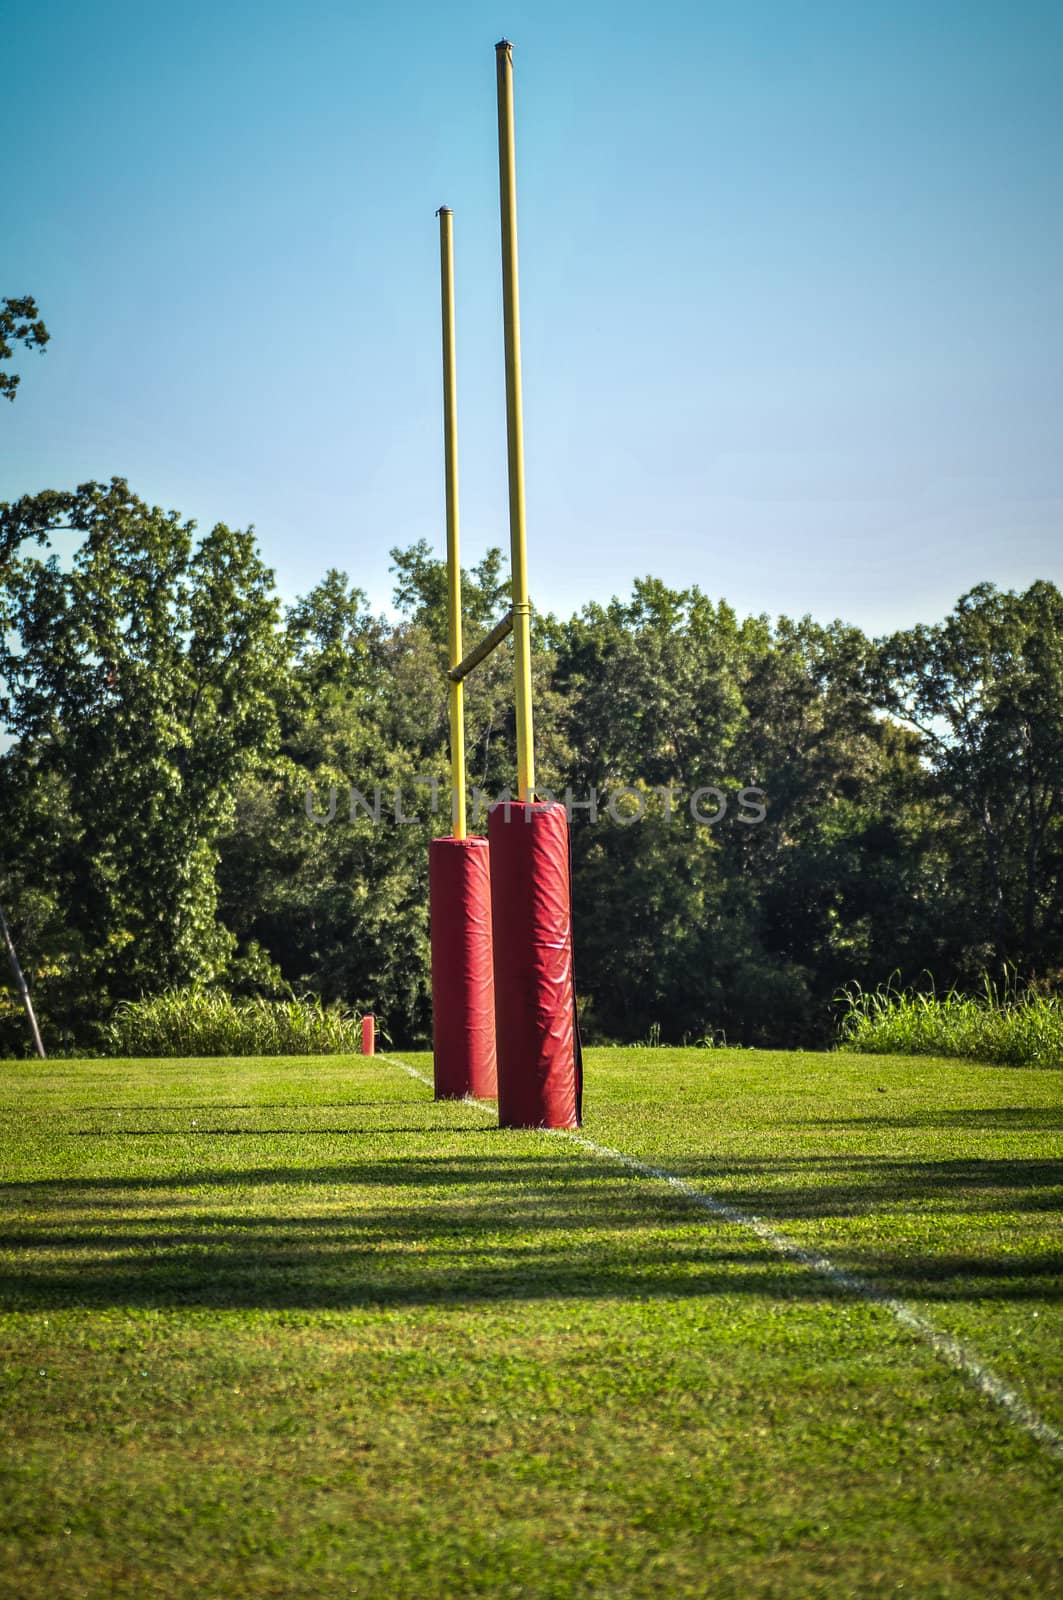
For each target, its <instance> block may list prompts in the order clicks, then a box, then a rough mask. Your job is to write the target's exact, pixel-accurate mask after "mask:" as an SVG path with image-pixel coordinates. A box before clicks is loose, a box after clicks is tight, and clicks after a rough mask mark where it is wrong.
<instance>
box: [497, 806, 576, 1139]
mask: <svg viewBox="0 0 1063 1600" xmlns="http://www.w3.org/2000/svg"><path fill="white" fill-rule="evenodd" d="M487 837H488V839H489V840H490V841H491V917H492V921H493V922H494V927H495V1037H496V1040H497V1044H498V1123H499V1127H502V1128H578V1127H579V1124H580V1100H581V1095H582V1081H581V1080H582V1069H581V1060H580V1054H579V1035H578V1031H577V1028H576V1008H575V994H574V992H573V979H572V902H571V893H570V888H569V860H568V817H567V816H566V814H565V808H564V806H558V805H534V804H533V805H522V804H519V803H517V802H514V803H513V804H509V805H507V804H505V803H503V804H499V805H496V806H492V807H491V810H490V811H489V813H488V817H487Z"/></svg>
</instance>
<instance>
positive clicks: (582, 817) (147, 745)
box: [0, 479, 1063, 1051]
mask: <svg viewBox="0 0 1063 1600" xmlns="http://www.w3.org/2000/svg"><path fill="white" fill-rule="evenodd" d="M64 530H72V531H73V532H75V533H77V534H79V535H80V536H81V544H80V547H79V548H78V549H77V551H76V552H75V554H74V556H73V558H72V560H70V561H63V562H61V561H60V560H59V559H58V558H57V557H56V556H55V555H54V554H53V553H51V551H50V549H49V548H45V550H44V551H43V552H42V551H41V549H40V546H41V545H42V544H43V545H44V546H46V547H48V546H49V543H50V540H51V539H52V536H53V535H54V534H56V533H58V532H60V531H64ZM392 557H393V571H394V574H395V604H396V607H397V616H393V617H391V618H385V617H382V616H378V615H374V614H373V613H372V611H371V610H370V608H369V605H368V602H367V599H366V596H365V593H364V591H363V590H361V589H360V588H359V587H358V586H357V584H356V583H352V581H351V579H350V578H349V576H348V575H347V574H346V573H342V572H338V571H335V570H333V571H330V572H328V573H326V575H325V576H324V578H323V579H322V581H321V583H319V584H318V585H317V586H316V587H315V588H314V589H312V590H311V591H310V592H309V593H308V594H306V595H304V596H302V597H301V598H300V599H298V600H297V601H296V602H295V603H294V604H292V605H291V606H289V607H288V608H287V611H286V613H283V614H282V609H281V607H280V605H279V602H278V599H277V596H276V594H275V591H274V586H273V577H272V574H271V573H270V572H269V571H268V570H267V569H266V568H265V567H264V566H263V565H262V564H261V561H260V558H259V556H258V552H257V550H256V548H255V545H254V540H253V537H252V534H251V532H250V530H248V531H246V532H240V531H234V530H231V529H229V528H226V527H224V526H221V525H219V526H218V527H216V528H214V529H213V530H211V532H210V533H209V534H208V535H207V536H206V537H204V538H202V539H200V538H197V537H195V535H194V528H193V525H192V524H191V523H187V522H183V521H182V520H181V519H180V518H179V517H178V516H177V514H176V513H175V512H169V513H164V512H162V511H160V510H159V509H157V508H153V507H150V506H148V505H147V504H145V503H144V502H142V501H140V500H139V499H138V498H137V497H136V496H135V495H133V494H132V493H131V492H130V490H129V488H128V486H127V485H126V484H125V483H124V481H123V480H121V479H114V480H112V482H111V483H110V485H107V486H104V485H100V484H91V483H90V484H85V485H82V486H81V487H80V488H79V489H77V490H76V491H74V492H59V491H47V492H45V493H43V494H38V495H34V496H29V497H26V498H25V499H22V500H19V501H17V502H15V503H13V504H11V505H6V506H0V721H2V723H3V724H4V727H5V728H6V733H7V736H8V738H9V740H10V743H9V745H8V747H7V748H6V749H4V750H3V751H0V815H2V817H3V828H2V831H0V895H2V896H3V900H4V904H5V906H8V907H9V908H10V911H9V915H10V920H11V923H12V927H13V931H14V934H15V937H16V941H17V943H18V946H19V949H20V951H21V952H22V954H23V964H24V967H25V969H26V973H27V977H28V981H29V982H30V985H31V988H32V990H33V992H34V996H35V1000H36V1003H37V1008H38V1011H39V1013H40V1016H41V1023H42V1028H43V1031H44V1034H45V1039H46V1044H47V1045H48V1047H49V1048H51V1049H55V1048H66V1049H68V1048H70V1047H71V1046H72V1045H73V1044H75V1043H76V1042H78V1041H81V1043H82V1044H83V1045H84V1046H86V1047H90V1046H97V1045H98V1043H99V1037H98V1034H97V1032H96V1031H95V1030H96V1029H97V1028H98V1026H99V1025H100V1024H101V1023H102V1022H103V1020H104V1019H105V1018H106V1017H107V1016H108V1015H109V1013H110V1010H111V1008H112V1007H113V1005H114V1004H115V1002H117V1001H118V1000H122V999H134V998H139V997H141V996H143V995H147V994H152V993H158V992H161V991H163V990H167V989H172V988H175V987H177V988H183V987H187V986H198V987H212V988H220V987H221V988H228V989H230V990H231V991H233V992H235V993H239V994H241V995H255V994H261V995H263V996H266V997H269V996H273V995H276V994H277V993H279V992H296V993H303V992H312V993H315V994H320V995H321V996H322V997H323V999H324V1001H325V1002H326V1003H332V1002H339V1003H342V1004H346V1005H352V1006H355V1007H358V1006H362V1005H364V1006H366V1007H369V1008H372V1009H373V1010H375V1011H379V1012H381V1013H382V1014H384V1015H386V1016H387V1017H388V1019H389V1024H390V1026H391V1028H392V1030H393V1033H394V1035H395V1037H396V1038H397V1039H399V1040H402V1041H404V1042H405V1041H427V1039H428V1038H429V1036H430V1029H431V1014H430V974H429V942H428V872H427V854H428V853H427V846H428V841H429V839H430V838H431V836H432V835H433V833H442V832H445V831H446V830H447V827H448V822H449V805H448V798H447V796H448V790H449V783H450V773H449V749H448V737H449V728H448V718H447V692H446V683H445V669H446V665H447V641H446V581H445V571H444V565H443V563H442V562H441V561H440V560H438V559H437V558H436V557H435V556H434V555H433V553H432V551H431V549H430V548H429V546H428V545H427V543H426V542H425V541H421V542H419V543H417V544H415V545H413V546H411V547H410V548H409V549H406V550H402V549H396V550H393V551H392ZM462 590H463V606H464V621H465V645H466V647H467V648H468V647H471V646H473V645H474V644H475V643H476V642H477V641H478V639H480V638H481V637H482V636H483V635H484V634H485V633H486V632H487V631H488V630H489V629H490V628H491V627H492V626H493V624H494V623H495V622H496V621H497V620H498V618H499V616H500V615H501V614H502V613H503V612H504V611H505V609H506V607H507V604H508V595H507V587H506V581H505V572H504V570H503V565H502V558H501V555H500V553H499V552H498V551H497V550H491V551H489V552H488V553H487V555H486V556H485V557H484V558H483V560H481V561H480V562H479V563H478V564H477V565H476V566H474V567H472V568H471V569H470V570H469V571H467V572H465V573H463V580H462ZM532 644H533V663H532V668H533V679H534V699H535V730H536V747H537V773H538V782H539V784H540V786H541V792H545V791H547V790H549V791H552V792H553V793H554V795H555V796H558V797H561V796H563V795H564V794H565V791H566V790H571V791H572V795H573V797H574V799H575V800H576V801H577V802H578V801H586V800H587V799H589V797H590V793H591V790H592V788H593V789H596V790H597V793H598V817H597V820H595V821H592V820H591V818H590V816H589V814H588V812H587V811H586V810H585V809H577V810H576V812H575V816H574V823H573V840H572V863H573V883H574V927H575V948H576V966H577V984H578V988H579V992H580V1004H581V1016H582V1019H583V1024H584V1029H585V1034H586V1037H587V1038H588V1040H590V1041H593V1040H595V1039H607V1040H621V1041H626V1040H631V1039H640V1038H646V1037H647V1036H648V1035H649V1032H650V1030H651V1028H655V1029H657V1030H659V1035H658V1036H659V1038H660V1040H661V1042H662V1043H664V1044H671V1043H676V1042H678V1041H680V1040H682V1039H684V1038H686V1039H698V1038H706V1037H710V1038H725V1039H726V1040H727V1041H728V1042H729V1043H730V1044H732V1045H744V1046H747V1047H757V1046H770V1045H777V1044H785V1045H787V1046H794V1045H801V1044H805V1045H823V1044H827V1043H829V1042H830V1040H831V1039H832V1037H833V1020H832V1012H831V1002H832V999H833V996H834V995H835V994H836V993H837V991H838V990H839V988H840V987H841V985H843V984H852V983H855V984H858V985H860V986H862V989H863V990H864V991H867V992H873V991H874V989H875V986H876V985H877V984H878V983H880V982H881V980H882V978H883V977H884V975H885V974H887V973H889V972H891V971H892V970H894V969H895V968H896V969H898V970H899V974H900V976H899V980H898V981H899V982H900V983H901V984H902V985H906V984H907V985H910V984H912V983H913V982H915V980H916V979H917V978H918V975H919V973H920V972H921V971H923V970H929V971H932V972H934V973H935V974H937V975H938V978H939V980H940V982H941V983H942V985H943V986H953V987H955V988H957V989H962V990H969V989H970V988H971V986H972V984H975V983H977V980H978V975H979V974H980V973H982V972H983V971H985V970H986V969H987V968H989V967H994V966H996V965H998V964H999V963H1000V962H1001V961H1009V962H1011V963H1013V964H1014V966H1015V968H1016V970H1017V972H1018V973H1020V974H1021V975H1022V977H1023V978H1024V979H1033V978H1036V979H1038V980H1039V981H1040V982H1042V983H1044V984H1045V985H1047V986H1048V988H1051V986H1052V985H1053V984H1057V985H1058V982H1059V979H1060V977H1061V976H1063V596H1061V595H1060V592H1059V591H1058V590H1057V589H1055V588H1054V587H1053V586H1052V585H1051V584H1048V583H1037V584H1034V585H1032V586H1031V587H1030V588H1029V589H1028V590H1027V591H1026V592H1025V593H1022V594H1002V593H999V592H998V591H997V590H995V589H993V588H992V586H990V585H983V586H980V587H979V588H977V589H975V590H972V591H971V593H970V594H968V595H965V596H963V597H962V598H961V600H960V601H959V602H958V604H957V606H956V608H955V610H954V612H953V613H952V614H951V615H950V616H949V617H948V618H946V619H945V620H944V621H943V622H942V623H941V624H939V625H938V626H936V627H934V628H918V629H913V630H910V631H908V632H907V633H903V634H896V635H894V636H892V637H890V638H889V639H885V640H880V641H877V642H876V641H872V640H870V639H868V638H866V637H865V636H864V635H863V634H862V633H860V631H859V630H858V629H855V628H852V627H848V626H847V625H845V624H843V623H841V622H833V623H830V624H826V625H824V624H822V623H818V622H816V621H814V620H813V619H811V618H809V617H804V618H801V619H798V620H794V619H791V618H787V617H780V618H778V619H776V620H775V621H770V620H769V619H768V618H766V617H747V618H744V619H742V618H739V617H737V616H736V615H735V613H734V612H733V610H732V609H731V608H730V607H729V606H727V605H726V604H725V603H724V602H722V601H713V600H710V599H709V597H708V596H706V595H705V594H704V593H702V592H701V591H700V590H699V589H697V588H696V587H692V588H688V589H681V590H676V589H671V588H669V587H668V586H667V585H665V584H663V583H662V582H660V581H659V580H658V579H655V578H652V577H646V578H642V579H639V580H638V581H637V582H636V583H635V584H634V586H633V589H632V592H631V594H630V595H629V596H627V597H626V598H620V597H618V598H614V599H613V600H611V601H610V602H609V603H608V604H607V605H591V606H588V607H586V608H585V609H584V610H583V611H582V612H581V613H580V615H579V616H576V617H572V618H569V619H567V620H564V619H558V618H556V617H552V616H535V617H534V618H533V627H532ZM3 732H4V728H0V735H2V734H3ZM466 750H467V767H468V777H469V782H470V788H473V787H475V788H478V789H479V790H481V791H485V792H486V793H487V795H489V796H492V795H497V794H499V793H500V792H501V791H503V790H504V789H505V788H507V786H509V785H511V784H512V782H513V778H514V767H515V759H514V726H513V707H512V650H511V646H510V645H509V644H506V645H503V647H502V648H500V649H499V650H497V651H496V652H495V653H494V654H493V655H492V656H491V657H490V658H489V660H488V661H487V662H485V663H484V664H483V665H482V666H481V667H480V668H478V669H477V670H476V672H475V673H473V674H472V676H471V677H470V679H469V680H468V682H467V685H466ZM433 782H434V783H435V785H436V786H437V802H438V803H437V806H436V809H435V810H434V811H433V809H432V797H431V790H430V787H428V786H429V785H430V784H431V783H433ZM704 786H716V787H718V788H719V789H720V790H722V791H723V792H724V794H725V795H726V796H727V797H728V800H729V805H728V810H727V813H726V815H724V816H723V817H722V818H721V819H720V820H719V821H718V822H717V823H716V824H714V825H713V826H711V827H710V826H707V825H704V824H702V823H697V822H695V821H694V820H693V819H692V817H691V815H690V811H689V802H690V799H691V795H692V793H693V792H694V791H696V790H697V789H698V788H700V787H704ZM747 787H752V788H755V789H759V790H761V791H762V792H763V794H764V796H765V805H766V811H765V814H764V816H763V819H762V820H761V821H759V822H757V823H756V824H755V825H749V819H748V815H747V816H746V818H745V820H743V809H742V808H741V807H740V806H739V804H738V801H737V796H738V794H739V792H740V791H741V790H742V789H743V788H747ZM352 788H353V789H354V790H357V791H360V792H361V793H362V794H364V795H365V796H366V797H367V800H368V802H369V805H370V807H372V806H373V803H374V791H376V790H379V802H380V807H379V809H380V821H379V823H374V822H373V821H371V820H370V819H369V818H368V817H367V816H366V814H365V812H364V810H363V809H362V808H361V807H360V806H359V805H358V804H357V803H356V804H355V805H354V808H353V811H352V810H351V809H350V808H349V805H348V796H349V793H350V791H351V789H352ZM625 788H626V789H628V790H629V791H630V792H629V794H628V795H627V797H626V798H624V799H620V800H617V795H618V791H620V790H621V789H625ZM330 793H334V795H335V798H336V814H335V818H334V820H333V821H332V822H331V823H329V824H328V825H326V826H322V825H315V823H314V822H313V821H312V820H311V818H310V817H309V816H308V813H307V797H308V795H309V796H310V797H311V800H312V805H311V809H315V797H316V810H317V812H318V813H319V814H320V813H321V812H323V811H327V808H328V802H329V796H330ZM610 800H612V801H613V802H614V804H613V807H612V811H611V810H610V805H609V802H610ZM396 803H398V805H399V807H400V809H399V810H398V811H396ZM638 808H641V809H642V811H643V815H642V817H641V820H635V819H634V813H635V810H636V809H638ZM614 813H615V814H614ZM399 817H405V818H410V817H415V818H416V819H417V820H416V821H414V822H409V821H407V820H401V821H400V820H396V819H397V818H399ZM470 820H471V821H472V823H473V826H474V827H475V826H476V818H475V817H471V818H470ZM478 820H479V827H480V828H481V829H482V827H483V825H484V824H483V815H482V811H481V815H480V817H479V819H478ZM15 1029H16V1024H15V1023H14V1022H12V1021H10V1019H9V1018H8V1017H7V1015H6V1013H2V1014H0V1050H3V1049H15V1050H19V1051H20V1050H21V1049H22V1044H21V1043H19V1042H18V1040H17V1037H16V1033H15V1031H14V1030H15ZM9 1035H10V1037H9Z"/></svg>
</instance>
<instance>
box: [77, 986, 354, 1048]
mask: <svg viewBox="0 0 1063 1600" xmlns="http://www.w3.org/2000/svg"><path fill="white" fill-rule="evenodd" d="M104 1039H105V1049H106V1051H107V1054H108V1055H114V1056H321V1055H357V1054H359V1053H360V1051H361V1048H362V1043H361V1028H360V1020H359V1018H358V1017H357V1016H355V1014H354V1013H353V1012H352V1011H349V1010H347V1008H346V1007H344V1006H339V1005H335V1006H325V1005H323V1004H322V1003H321V1001H320V1000H318V999H317V998H315V997H314V996H307V997H305V998H304V999H301V1000H297V999H291V1000H263V999H262V998H260V997H256V998H254V999H233V997H232V996H231V995H228V994H225V993H222V992H220V991H219V990H216V989H172V990H170V991H168V992H167V993H165V994H159V995H155V996H153V997H152V998H151V999H149V1000H128V1001H124V1002H122V1004H120V1005H118V1006H116V1007H115V1010H114V1012H113V1014H112V1016H111V1019H110V1021H109V1023H108V1024H107V1025H106V1027H105V1029H104Z"/></svg>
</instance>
